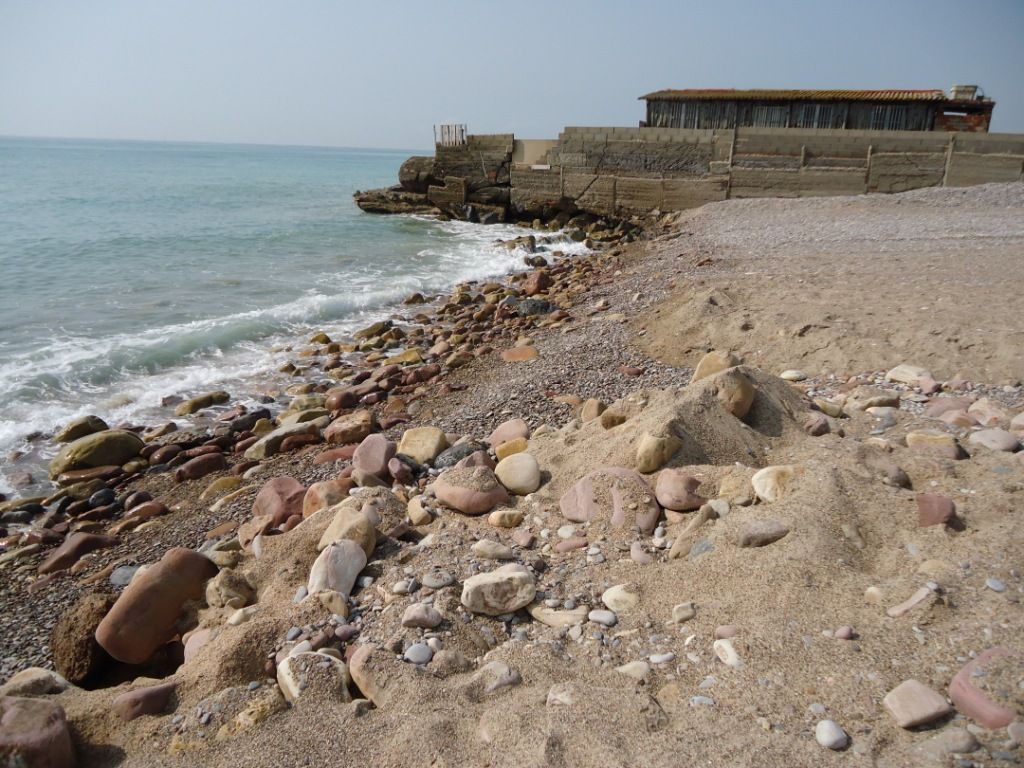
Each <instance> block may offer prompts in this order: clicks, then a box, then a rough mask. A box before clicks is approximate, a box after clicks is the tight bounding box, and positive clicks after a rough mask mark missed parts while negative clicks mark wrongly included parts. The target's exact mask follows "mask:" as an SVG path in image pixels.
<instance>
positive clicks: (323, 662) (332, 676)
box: [277, 652, 352, 702]
mask: <svg viewBox="0 0 1024 768" xmlns="http://www.w3.org/2000/svg"><path fill="white" fill-rule="evenodd" d="M350 679H351V678H350V677H349V671H348V667H347V666H346V665H345V662H343V661H342V660H341V659H338V658H335V657H334V656H331V655H330V654H327V653H316V652H306V653H297V654H295V655H293V656H291V655H290V656H286V657H285V658H284V659H282V660H281V663H280V664H278V665H277V685H278V687H279V688H280V689H281V693H282V694H284V697H285V699H286V700H287V701H290V702H294V701H295V700H296V699H298V698H299V697H300V696H301V695H302V693H303V692H304V691H306V690H308V689H309V688H310V687H311V686H312V687H314V689H315V690H317V691H318V692H324V691H329V692H331V693H332V694H334V698H336V699H337V700H339V701H351V700H352V696H351V695H350V694H349V692H348V684H349V681H350Z"/></svg>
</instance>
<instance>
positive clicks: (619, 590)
mask: <svg viewBox="0 0 1024 768" xmlns="http://www.w3.org/2000/svg"><path fill="white" fill-rule="evenodd" d="M601 602H602V603H604V604H605V605H606V606H607V607H608V608H609V609H611V610H612V611H614V612H615V613H617V614H618V613H629V612H630V611H632V610H633V609H634V608H636V607H637V605H639V604H640V595H638V594H637V593H636V592H634V591H632V590H631V589H630V588H629V586H628V585H626V584H616V585H615V586H614V587H609V588H608V589H606V590H605V591H604V592H603V593H602V595H601Z"/></svg>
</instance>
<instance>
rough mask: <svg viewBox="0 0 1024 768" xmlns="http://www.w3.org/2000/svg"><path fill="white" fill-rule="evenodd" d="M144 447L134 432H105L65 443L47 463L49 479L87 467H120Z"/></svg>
mask: <svg viewBox="0 0 1024 768" xmlns="http://www.w3.org/2000/svg"><path fill="white" fill-rule="evenodd" d="M145 446H146V444H145V443H144V442H143V441H142V438H141V437H139V436H138V435H136V434H135V433H134V432H127V431H125V430H121V429H107V430H104V431H102V432H94V433H93V434H91V435H86V436H85V437H80V438H78V439H77V440H74V441H72V442H70V443H67V444H66V445H65V446H64V447H63V448H61V449H60V451H59V452H58V453H57V455H56V456H54V457H53V459H52V460H51V461H50V479H56V477H57V476H58V475H60V474H61V473H63V472H69V471H71V470H74V469H86V468H90V467H105V466H110V465H113V464H117V465H121V464H124V463H126V462H128V461H130V460H131V459H134V458H135V457H136V456H138V455H139V452H140V451H141V450H142V449H143V448H144V447H145Z"/></svg>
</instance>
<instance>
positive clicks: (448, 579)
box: [420, 569, 455, 589]
mask: <svg viewBox="0 0 1024 768" xmlns="http://www.w3.org/2000/svg"><path fill="white" fill-rule="evenodd" d="M420 583H421V584H423V586H424V587H427V588H428V589H442V588H444V587H448V586H451V585H452V584H454V583H455V577H454V576H452V575H451V574H450V573H448V572H447V571H442V570H438V569H435V570H433V571H427V572H426V573H424V574H423V576H422V577H420Z"/></svg>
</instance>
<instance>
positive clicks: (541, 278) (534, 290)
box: [523, 269, 551, 296]
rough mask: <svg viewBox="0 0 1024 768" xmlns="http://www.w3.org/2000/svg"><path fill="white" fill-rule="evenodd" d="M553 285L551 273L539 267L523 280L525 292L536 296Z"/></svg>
mask: <svg viewBox="0 0 1024 768" xmlns="http://www.w3.org/2000/svg"><path fill="white" fill-rule="evenodd" d="M550 287H551V275H549V274H548V273H547V271H546V270H543V269H539V270H537V271H536V272H533V273H531V274H530V275H529V276H528V277H527V278H526V280H524V281H523V293H525V294H526V295H527V296H536V295H537V294H538V293H543V292H544V291H546V290H547V289H548V288H550Z"/></svg>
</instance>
